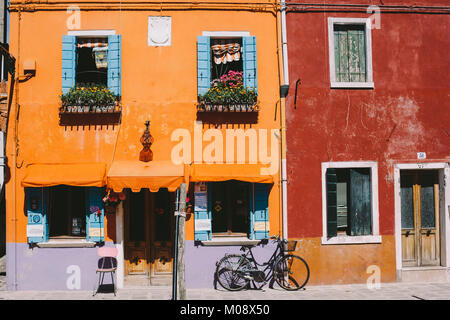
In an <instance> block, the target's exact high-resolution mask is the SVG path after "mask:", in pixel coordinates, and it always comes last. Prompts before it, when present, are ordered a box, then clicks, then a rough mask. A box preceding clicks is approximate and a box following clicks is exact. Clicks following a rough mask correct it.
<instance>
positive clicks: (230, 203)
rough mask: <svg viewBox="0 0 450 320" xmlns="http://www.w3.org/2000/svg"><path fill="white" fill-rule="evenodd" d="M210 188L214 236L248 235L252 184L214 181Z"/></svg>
mask: <svg viewBox="0 0 450 320" xmlns="http://www.w3.org/2000/svg"><path fill="white" fill-rule="evenodd" d="M210 188H211V193H210V195H211V211H212V215H213V219H212V234H213V236H221V235H236V236H247V234H248V232H249V230H250V222H249V216H250V204H249V200H250V197H249V191H250V184H249V183H248V182H240V181H236V182H233V181H225V182H212V183H210Z"/></svg>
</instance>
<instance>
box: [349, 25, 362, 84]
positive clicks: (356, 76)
mask: <svg viewBox="0 0 450 320" xmlns="http://www.w3.org/2000/svg"><path fill="white" fill-rule="evenodd" d="M348 47H349V49H348V54H349V57H348V61H349V76H350V82H364V81H366V49H365V37H364V30H348Z"/></svg>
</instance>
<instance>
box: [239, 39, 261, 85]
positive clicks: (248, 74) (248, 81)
mask: <svg viewBox="0 0 450 320" xmlns="http://www.w3.org/2000/svg"><path fill="white" fill-rule="evenodd" d="M242 50H243V56H244V58H243V66H244V70H243V71H244V86H245V87H248V88H254V89H255V91H256V92H258V81H257V72H256V70H257V63H256V37H254V36H252V37H243V38H242Z"/></svg>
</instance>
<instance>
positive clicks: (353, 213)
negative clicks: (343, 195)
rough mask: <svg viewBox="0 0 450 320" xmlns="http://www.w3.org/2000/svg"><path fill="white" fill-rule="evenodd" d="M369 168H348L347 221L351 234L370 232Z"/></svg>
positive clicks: (370, 195) (370, 192)
mask: <svg viewBox="0 0 450 320" xmlns="http://www.w3.org/2000/svg"><path fill="white" fill-rule="evenodd" d="M371 199H372V190H371V183H370V169H368V168H358V169H356V168H354V169H350V205H349V222H350V230H351V235H352V236H361V235H369V234H372V201H371Z"/></svg>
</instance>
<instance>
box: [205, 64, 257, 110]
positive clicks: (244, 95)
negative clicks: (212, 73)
mask: <svg viewBox="0 0 450 320" xmlns="http://www.w3.org/2000/svg"><path fill="white" fill-rule="evenodd" d="M257 98H258V95H257V93H256V91H255V90H254V89H253V88H247V87H245V86H244V83H243V76H242V72H236V71H233V70H230V71H229V72H228V73H227V74H225V75H223V76H221V77H220V78H219V79H214V80H213V81H212V82H211V88H209V90H208V91H207V92H206V93H205V94H203V95H199V97H198V99H199V101H200V102H203V103H207V104H209V103H210V104H240V103H245V104H254V103H256V100H257Z"/></svg>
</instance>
